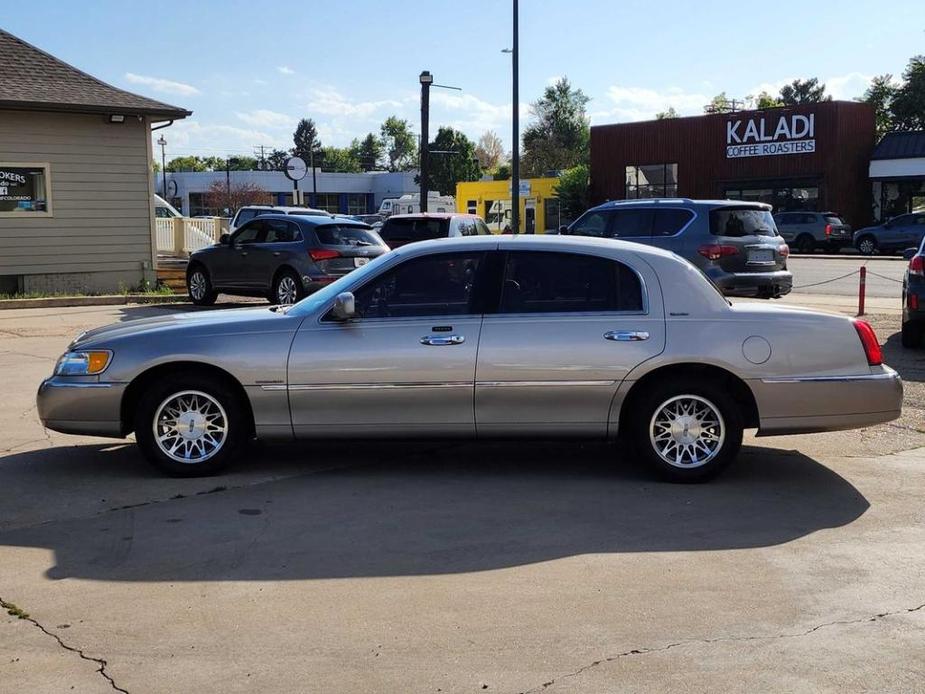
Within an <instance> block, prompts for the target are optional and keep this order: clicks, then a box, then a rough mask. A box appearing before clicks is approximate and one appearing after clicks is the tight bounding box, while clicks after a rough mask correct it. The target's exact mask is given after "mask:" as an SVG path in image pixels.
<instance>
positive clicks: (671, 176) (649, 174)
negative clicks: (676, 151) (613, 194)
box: [626, 164, 678, 200]
mask: <svg viewBox="0 0 925 694" xmlns="http://www.w3.org/2000/svg"><path fill="white" fill-rule="evenodd" d="M676 197H678V165H677V164H645V165H641V166H627V167H626V198H627V199H628V200H636V199H639V198H676Z"/></svg>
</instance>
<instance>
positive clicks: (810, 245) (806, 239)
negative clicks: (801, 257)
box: [796, 234, 816, 253]
mask: <svg viewBox="0 0 925 694" xmlns="http://www.w3.org/2000/svg"><path fill="white" fill-rule="evenodd" d="M796 247H797V250H798V251H799V252H800V253H812V252H813V251H815V250H816V239H814V238H813V237H812V236H810V235H809V234H802V235H800V236H798V237H797V240H796Z"/></svg>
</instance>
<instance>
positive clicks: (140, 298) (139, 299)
mask: <svg viewBox="0 0 925 694" xmlns="http://www.w3.org/2000/svg"><path fill="white" fill-rule="evenodd" d="M186 303H189V297H188V296H187V295H186V294H118V295H114V296H53V297H48V298H47V299H0V311H3V310H6V309H14V308H66V307H69V306H119V305H122V304H186Z"/></svg>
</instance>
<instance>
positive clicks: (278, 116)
mask: <svg viewBox="0 0 925 694" xmlns="http://www.w3.org/2000/svg"><path fill="white" fill-rule="evenodd" d="M235 115H236V116H237V117H238V118H239V119H240V120H242V121H244V122H245V123H247V124H248V125H251V126H254V127H257V128H271V129H275V128H293V127H295V124H296V119H295V118H293V117H292V116H287V115H286V114H285V113H277V112H276V111H268V110H267V109H263V108H258V109H257V110H255V111H251V112H249V113H236V114H235Z"/></svg>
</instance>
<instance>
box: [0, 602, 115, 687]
mask: <svg viewBox="0 0 925 694" xmlns="http://www.w3.org/2000/svg"><path fill="white" fill-rule="evenodd" d="M0 607H2V608H3V609H4V610H6V611H7V612H8V613H9V614H10V615H12V616H14V617H17V618H19V619H21V620H23V621H24V622H29V623H30V624H31V625H32V626H34V627H35V628H36V629H38V630H39V631H41V632H42V633H43V634H45V635H46V636H50V637H51V638H53V639H54V640H55V641H57V642H58V646H60V647H61V648H63V649H64V650H66V651H70V652H71V653H76V654H77V655H78V656H80V657H81V658H82V659H83V660H86V661H89V662H91V663H96V664H97V665H98V666H99V667H98V668H97V669H96V671H97V672H98V673H99V674H100V676H102V677H103V679H105V680H106V681H107V682H109V686H111V687H112V688H113V691H117V692H122V694H129V691H128V690H127V689H123V688H122V687H120V686H119V685H117V684H116V682H115V680H113V678H112V676H111V675H110V674H109V673H108V672H106V666H107V665H108V663H107V662H106V660H105V659H103V658H94V657H93V656H91V655H87V654H86V653H84V652H83V651H82V650H81V649H80V648H76V647H75V646H69V645H68V644H66V643H64V641H62V640H61V637H60V636H58V635H57V634H56V633H54V632H53V631H49V630H48V629H46V628H45V627H44V626H43V625H42V624H40V623H39V622H38V621H37V620H36V619H35V618H34V617H30V616H29V614H28V613H26V612H23V611H22V610H21V609H20V608H19V607H17V606H16V605H14V604H13V603H11V602H7V601H6V600H4V599H3V598H2V597H0Z"/></svg>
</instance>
